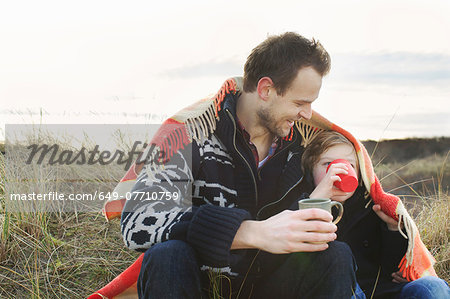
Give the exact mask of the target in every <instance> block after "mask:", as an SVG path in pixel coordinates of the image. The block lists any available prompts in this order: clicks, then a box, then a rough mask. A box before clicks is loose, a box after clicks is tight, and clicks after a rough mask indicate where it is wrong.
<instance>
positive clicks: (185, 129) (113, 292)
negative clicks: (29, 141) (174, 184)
mask: <svg viewBox="0 0 450 299" xmlns="http://www.w3.org/2000/svg"><path fill="white" fill-rule="evenodd" d="M241 90H242V78H240V77H237V78H231V79H228V80H227V81H225V83H224V84H223V85H222V87H221V88H220V90H219V92H218V93H217V94H216V95H214V96H212V97H208V98H205V99H203V100H200V101H198V102H197V103H195V104H193V105H191V106H189V107H187V108H185V109H183V110H181V111H180V112H178V113H177V114H176V115H174V116H173V117H171V118H169V119H167V120H166V121H165V122H164V123H163V124H162V125H161V127H160V129H159V130H158V132H157V133H156V134H155V137H154V138H153V139H152V142H151V144H154V145H155V146H156V148H157V149H160V150H162V151H164V152H165V153H167V154H168V156H166V159H170V157H171V156H172V155H173V154H174V152H176V151H177V150H179V149H182V148H183V147H184V146H186V145H187V144H189V143H190V142H192V141H193V140H196V141H198V140H201V139H202V138H204V137H205V136H208V135H209V134H211V133H213V132H214V130H215V128H216V121H217V119H218V112H219V111H220V110H221V107H222V106H221V104H222V101H223V99H224V98H225V96H226V95H227V94H228V93H234V94H235V93H238V92H240V91H241ZM294 129H296V130H298V131H299V132H300V134H301V135H302V136H303V145H304V146H307V145H308V143H309V142H310V141H311V140H312V139H313V138H314V137H315V135H316V134H317V133H318V132H320V131H323V130H334V131H337V132H339V133H341V134H342V135H344V136H345V137H346V138H348V139H349V140H350V141H351V142H352V143H353V145H354V147H355V149H356V152H357V157H358V160H359V164H360V172H361V176H362V180H363V183H364V186H365V187H366V189H367V191H368V192H369V194H370V196H371V198H372V200H373V201H374V203H375V204H379V205H380V206H381V209H382V211H383V212H384V213H385V214H387V215H388V216H390V217H392V218H393V219H395V220H397V221H398V222H399V228H400V227H401V225H402V224H403V227H404V229H403V230H404V231H402V230H400V233H401V234H402V235H403V236H404V237H405V238H407V239H408V249H407V251H406V254H405V256H404V257H403V259H402V260H401V262H400V264H399V265H398V268H399V270H400V271H401V273H402V274H403V276H404V277H405V278H406V279H407V280H409V281H412V280H416V279H418V278H420V277H423V276H430V275H432V276H436V272H435V270H434V268H433V264H434V263H435V260H434V258H433V257H432V255H431V254H430V252H429V251H428V250H427V248H426V247H425V245H424V244H423V242H422V240H421V239H420V236H419V231H418V229H417V226H416V224H415V223H414V220H413V219H412V218H411V216H410V215H409V214H408V212H407V210H406V209H405V206H404V205H403V203H402V201H401V200H400V199H399V198H398V197H397V196H395V195H392V194H389V193H386V192H384V190H383V188H382V186H381V183H380V181H379V180H378V178H377V176H376V174H375V172H374V170H373V165H372V161H371V159H370V157H369V155H368V153H367V150H366V149H365V148H364V146H363V144H362V143H361V142H359V141H358V140H357V139H356V138H355V137H353V135H352V134H350V133H349V132H348V131H346V130H344V129H342V128H341V127H339V126H338V125H336V124H334V123H332V122H330V121H329V120H327V119H326V118H325V117H323V116H321V115H320V114H319V113H317V112H315V111H313V115H312V118H311V119H310V120H304V119H301V120H300V121H298V122H296V124H295V126H294V127H293V128H292V130H294ZM291 136H292V132H291V133H290V134H289V135H288V136H287V137H286V138H287V139H289V138H290V137H291ZM148 148H150V147H148ZM168 149H169V150H168ZM155 152H157V151H155ZM143 155H146V152H145V151H144V153H143ZM162 167H163V166H162ZM142 168H143V163H140V164H136V163H135V164H133V165H132V166H131V167H130V169H129V170H128V171H127V173H126V174H125V176H124V177H123V178H122V179H121V180H120V182H119V183H118V185H117V186H116V188H115V189H114V192H117V193H118V194H119V196H120V197H119V199H116V200H110V201H108V202H106V203H105V206H104V208H103V214H104V215H105V217H106V219H107V220H111V219H114V218H116V217H119V216H120V215H121V212H122V209H123V206H124V205H125V194H126V193H127V192H129V191H130V190H131V188H132V187H133V185H134V183H135V181H136V178H137V176H138V175H139V173H140V171H141V170H142ZM150 171H153V172H157V171H158V169H157V168H154V167H153V168H150ZM142 257H143V255H141V256H140V257H139V258H138V259H137V260H136V261H135V262H134V263H133V264H132V265H131V266H130V267H129V268H128V269H127V270H125V271H124V272H123V273H121V274H120V275H119V276H117V277H116V278H115V279H114V280H113V281H111V282H110V283H109V284H108V285H106V286H105V287H104V288H102V289H101V290H99V291H97V292H95V293H94V294H92V295H91V296H90V297H89V299H94V298H130V297H129V296H130V294H133V293H134V294H136V281H137V277H138V275H139V271H140V267H141V263H142ZM124 296H125V297H124ZM131 296H133V295H131ZM135 296H137V295H135Z"/></svg>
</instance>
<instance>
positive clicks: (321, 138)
mask: <svg viewBox="0 0 450 299" xmlns="http://www.w3.org/2000/svg"><path fill="white" fill-rule="evenodd" d="M338 144H347V145H350V146H351V147H352V148H354V146H353V143H351V142H350V140H348V139H347V138H345V137H344V136H343V135H342V134H340V133H338V132H336V131H323V132H320V133H318V134H317V135H316V136H315V137H314V139H313V140H311V142H310V143H309V144H308V145H307V146H306V148H305V151H304V152H303V155H302V168H303V173H305V174H312V171H313V168H314V165H316V163H317V162H319V158H320V156H321V155H322V154H323V153H324V152H325V151H327V150H328V149H329V148H331V147H332V146H335V145H338ZM356 163H358V159H356ZM358 167H359V166H358V165H356V168H358Z"/></svg>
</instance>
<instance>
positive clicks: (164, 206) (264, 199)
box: [121, 33, 356, 298]
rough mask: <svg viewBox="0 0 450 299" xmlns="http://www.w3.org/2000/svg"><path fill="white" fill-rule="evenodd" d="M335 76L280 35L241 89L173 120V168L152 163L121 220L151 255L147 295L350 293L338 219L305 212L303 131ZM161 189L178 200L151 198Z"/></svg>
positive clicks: (163, 138) (164, 144)
mask: <svg viewBox="0 0 450 299" xmlns="http://www.w3.org/2000/svg"><path fill="white" fill-rule="evenodd" d="M329 69H330V58H329V55H328V53H327V52H326V51H325V49H324V48H323V47H322V45H321V44H320V43H318V42H315V41H314V40H312V41H311V40H308V39H306V38H304V37H302V36H300V35H298V34H295V33H285V34H282V35H280V36H272V37H269V38H268V39H266V40H265V41H264V42H262V43H261V44H260V45H258V46H257V47H256V48H255V49H254V50H253V51H252V53H251V54H250V56H249V57H248V59H247V62H246V64H245V67H244V78H243V83H242V80H241V79H240V78H235V79H229V80H227V81H226V82H225V84H224V85H223V86H222V88H221V89H220V91H219V92H218V94H217V95H216V97H214V98H212V99H209V100H203V101H201V102H199V103H197V104H194V105H193V106H191V107H189V108H188V109H185V110H183V111H182V112H181V113H179V114H178V115H176V116H175V117H173V118H172V119H171V120H170V121H167V122H165V124H163V126H162V127H161V129H160V131H159V132H158V133H157V135H156V137H155V138H154V139H153V143H154V144H155V145H156V146H157V148H159V149H163V150H162V152H163V154H166V157H165V158H166V159H165V161H164V165H163V166H161V167H159V166H158V165H156V164H157V163H153V164H152V163H148V164H147V165H146V166H145V167H144V169H143V170H142V171H141V173H140V175H139V177H138V179H137V182H136V184H135V186H134V188H133V190H132V191H133V193H132V196H131V200H128V201H127V203H126V204H125V207H124V211H123V213H122V220H121V225H122V234H123V237H124V241H125V244H126V245H127V246H128V247H129V248H132V249H135V250H140V251H145V252H146V253H145V256H144V260H143V263H142V268H141V272H140V275H139V279H138V292H139V295H140V297H142V298H200V297H202V296H203V297H204V298H207V296H210V295H211V292H216V293H217V292H218V293H221V295H223V296H227V297H228V295H229V294H230V292H231V295H232V297H242V298H248V297H249V296H253V297H254V298H277V297H278V298H299V297H302V298H349V297H351V295H352V288H354V287H355V284H356V280H355V273H354V272H355V265H354V261H353V256H352V254H351V251H350V249H349V248H348V246H347V245H345V244H343V243H340V242H336V241H334V240H335V239H336V234H335V232H336V226H335V225H334V224H332V223H331V221H332V216H331V214H329V213H328V212H326V211H323V210H318V209H310V210H301V211H299V210H297V207H296V206H297V199H298V198H299V196H300V194H301V190H300V189H299V185H300V182H301V181H302V178H303V175H302V171H301V163H300V160H301V154H302V152H303V147H302V146H301V142H302V137H301V135H300V134H299V132H298V129H297V127H296V126H295V123H296V121H298V120H300V119H301V118H304V119H309V118H310V117H311V114H312V110H311V104H312V103H313V102H314V101H315V100H316V99H317V97H318V95H319V90H320V87H321V83H322V77H323V76H325V75H326V74H327V73H328V71H329ZM190 160H191V161H190ZM190 187H192V190H191V189H190ZM161 191H162V192H170V194H176V196H174V197H176V198H177V201H167V200H165V201H164V200H160V201H158V200H156V201H155V200H143V198H142V194H144V197H146V198H148V199H151V197H152V195H153V194H156V193H157V192H161ZM138 195H140V197H141V198H139V199H140V200H137V196H138ZM144 199H145V198H144ZM191 200H192V201H191ZM208 273H209V275H208ZM211 273H213V274H214V273H215V274H216V276H218V277H216V278H211V276H214V275H211ZM211 286H212V287H211ZM211 289H215V290H211Z"/></svg>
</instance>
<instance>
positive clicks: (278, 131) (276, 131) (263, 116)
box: [256, 108, 289, 137]
mask: <svg viewBox="0 0 450 299" xmlns="http://www.w3.org/2000/svg"><path fill="white" fill-rule="evenodd" d="M256 115H258V118H259V122H260V125H261V126H263V127H265V128H267V130H269V132H270V133H272V134H273V135H275V136H277V137H286V135H287V134H285V133H284V132H283V128H279V127H277V121H276V118H275V116H274V115H273V113H271V111H270V110H269V109H268V108H261V109H259V110H258V111H257V112H256ZM288 134H289V133H288Z"/></svg>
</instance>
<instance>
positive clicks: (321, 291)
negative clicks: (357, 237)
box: [137, 240, 356, 299]
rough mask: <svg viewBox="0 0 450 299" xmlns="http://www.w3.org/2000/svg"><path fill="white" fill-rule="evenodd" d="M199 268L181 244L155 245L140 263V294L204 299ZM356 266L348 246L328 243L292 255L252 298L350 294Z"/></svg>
mask: <svg viewBox="0 0 450 299" xmlns="http://www.w3.org/2000/svg"><path fill="white" fill-rule="evenodd" d="M200 266H201V265H199V263H198V259H197V256H196V253H195V250H193V248H192V247H191V246H189V245H188V244H187V243H185V242H182V241H176V240H170V241H166V242H163V243H160V244H156V245H154V246H153V247H151V248H149V249H148V250H147V251H146V253H145V255H144V259H143V262H142V268H141V272H140V274H139V278H138V284H137V288H138V294H139V298H158V299H164V298H170V299H173V298H196V299H197V298H208V295H207V293H206V292H205V291H204V290H205V289H207V287H208V286H205V283H204V280H203V279H202V277H204V274H202V273H201V271H200ZM355 270H356V265H355V262H354V258H353V255H352V253H351V250H350V248H349V247H348V246H347V244H345V243H342V242H336V241H335V242H331V243H329V248H328V249H327V250H325V251H321V252H314V253H306V252H301V253H292V254H290V255H289V256H288V258H287V259H286V260H285V262H284V263H283V264H282V265H280V266H279V267H278V268H277V269H276V270H275V271H274V272H273V273H271V274H270V275H269V276H267V277H263V278H261V279H260V280H258V281H256V282H255V283H254V284H253V283H252V285H253V287H252V294H253V295H252V298H258V299H259V298H276V299H281V298H283V299H284V298H287V299H288V298H350V297H351V295H352V286H353V288H354V287H355V286H356V277H355ZM202 275H203V276H202ZM242 298H247V297H242Z"/></svg>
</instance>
